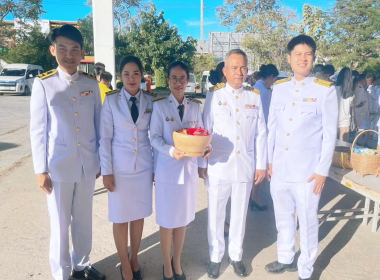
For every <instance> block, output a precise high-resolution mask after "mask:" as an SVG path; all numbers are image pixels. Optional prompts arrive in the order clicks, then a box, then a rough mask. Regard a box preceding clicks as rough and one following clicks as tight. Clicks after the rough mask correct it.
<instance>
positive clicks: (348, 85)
mask: <svg viewBox="0 0 380 280" xmlns="http://www.w3.org/2000/svg"><path fill="white" fill-rule="evenodd" d="M352 80H353V79H352V72H351V70H350V68H348V67H344V68H342V70H340V72H339V75H338V79H337V81H336V86H335V89H336V95H337V98H338V108H339V121H338V128H339V140H341V141H345V142H348V139H349V134H350V126H351V120H352V119H353V120H354V121H355V127H358V125H357V121H356V117H355V94H354V93H355V90H354V88H353V83H352ZM351 113H353V115H354V117H353V118H352V117H351Z"/></svg>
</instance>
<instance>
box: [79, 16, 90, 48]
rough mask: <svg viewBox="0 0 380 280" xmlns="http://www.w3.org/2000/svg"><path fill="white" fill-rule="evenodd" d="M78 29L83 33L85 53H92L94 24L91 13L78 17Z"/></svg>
mask: <svg viewBox="0 0 380 280" xmlns="http://www.w3.org/2000/svg"><path fill="white" fill-rule="evenodd" d="M78 29H79V31H80V32H81V33H82V35H83V48H84V50H85V52H86V55H94V24H93V17H92V13H90V14H88V15H87V16H86V17H84V18H78Z"/></svg>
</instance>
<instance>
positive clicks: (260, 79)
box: [249, 64, 280, 211]
mask: <svg viewBox="0 0 380 280" xmlns="http://www.w3.org/2000/svg"><path fill="white" fill-rule="evenodd" d="M279 74H280V73H279V72H278V70H277V67H276V66H274V65H273V64H268V65H265V64H263V65H261V67H260V71H259V72H257V73H256V74H255V77H254V79H255V80H256V81H257V82H256V83H255V84H254V85H253V86H252V87H253V88H255V89H258V90H259V91H260V98H261V104H262V106H263V111H264V118H265V122H266V123H268V114H269V106H270V102H271V99H272V90H271V87H272V86H273V84H274V82H275V81H276V79H277V77H278V75H279ZM262 184H263V183H260V184H258V185H255V183H254V184H253V187H252V191H251V198H250V200H249V207H250V209H251V211H253V209H254V208H257V209H258V210H259V211H265V210H267V209H268V206H266V205H263V204H262V203H261V201H260V189H261V185H262Z"/></svg>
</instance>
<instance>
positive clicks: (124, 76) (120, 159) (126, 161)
mask: <svg viewBox="0 0 380 280" xmlns="http://www.w3.org/2000/svg"><path fill="white" fill-rule="evenodd" d="M120 77H121V80H122V82H123V88H122V89H121V90H115V91H112V92H109V93H107V96H106V98H105V101H104V104H103V108H102V113H101V122H100V137H101V139H100V150H99V153H100V164H101V172H102V175H103V183H104V186H105V187H106V188H107V190H108V191H109V192H108V209H109V220H110V222H112V223H113V233H114V238H115V243H116V248H117V251H118V254H119V257H120V261H121V267H120V269H121V274H122V277H123V279H125V280H131V279H134V280H138V279H142V274H141V271H140V266H139V263H138V260H137V253H138V250H139V247H140V243H141V236H142V231H143V227H144V218H146V217H148V216H150V215H151V214H152V188H153V156H152V147H151V145H150V141H149V136H148V132H149V124H150V118H151V115H152V111H153V110H152V109H153V103H152V99H153V98H154V97H155V96H154V95H152V94H150V93H148V92H145V91H143V90H141V89H140V84H141V78H142V77H143V67H142V64H141V61H140V59H138V58H137V57H134V56H127V57H125V58H124V59H123V60H122V61H121V62H120ZM128 224H130V239H131V253H130V255H129V257H130V259H129V257H128Z"/></svg>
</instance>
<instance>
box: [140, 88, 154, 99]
mask: <svg viewBox="0 0 380 280" xmlns="http://www.w3.org/2000/svg"><path fill="white" fill-rule="evenodd" d="M142 91H143V92H144V93H146V94H149V95H151V96H154V97H157V94H154V93H153V92H149V91H147V90H144V89H143V90H142Z"/></svg>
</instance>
